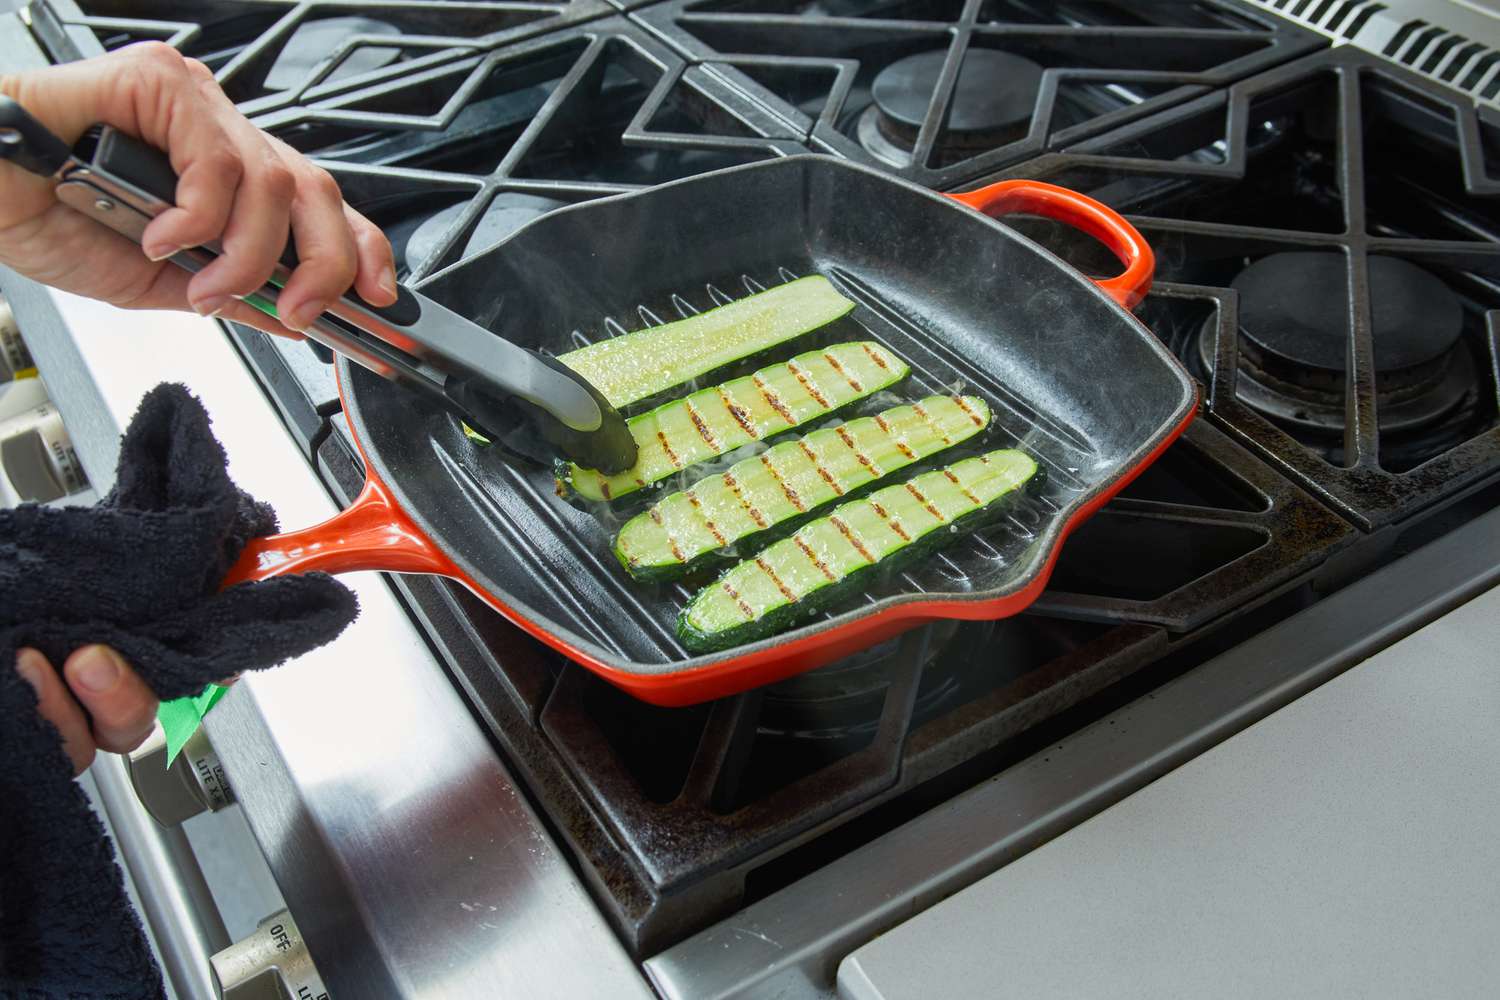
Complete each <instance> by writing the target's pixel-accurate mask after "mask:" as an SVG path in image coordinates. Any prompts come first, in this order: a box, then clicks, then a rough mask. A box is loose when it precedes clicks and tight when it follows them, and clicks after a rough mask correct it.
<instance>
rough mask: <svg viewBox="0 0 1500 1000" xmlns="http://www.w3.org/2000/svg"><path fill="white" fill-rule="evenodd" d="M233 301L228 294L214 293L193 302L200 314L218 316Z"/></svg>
mask: <svg viewBox="0 0 1500 1000" xmlns="http://www.w3.org/2000/svg"><path fill="white" fill-rule="evenodd" d="M231 301H233V299H231V297H230V296H228V295H213V296H210V297H209V298H206V299H203V300H201V301H198V302H194V303H193V310H194V311H195V312H197V313H198V315H200V316H217V315H219V313H221V312H223V311H224V307H225V306H227V305H229V303H230V302H231Z"/></svg>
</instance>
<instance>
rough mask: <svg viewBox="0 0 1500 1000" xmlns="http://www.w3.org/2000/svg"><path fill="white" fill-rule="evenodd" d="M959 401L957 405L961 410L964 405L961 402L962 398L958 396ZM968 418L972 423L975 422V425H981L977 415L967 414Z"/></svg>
mask: <svg viewBox="0 0 1500 1000" xmlns="http://www.w3.org/2000/svg"><path fill="white" fill-rule="evenodd" d="M959 400H960V402H959V404H958V405H959V406H960V407H961V408H963V407H964V404H963V402H962V400H963V397H962V396H960V397H959ZM969 418H970V419H971V420H973V421H974V422H975V423H976V424H978V423H981V422H982V421H980V419H979V415H978V414H977V413H971V414H969Z"/></svg>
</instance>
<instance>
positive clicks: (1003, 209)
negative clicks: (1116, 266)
mask: <svg viewBox="0 0 1500 1000" xmlns="http://www.w3.org/2000/svg"><path fill="white" fill-rule="evenodd" d="M948 197H950V198H952V199H953V200H954V201H957V202H959V203H960V204H963V205H967V206H968V207H969V208H972V209H974V210H976V211H978V212H982V213H984V214H985V215H989V216H992V217H996V218H998V217H999V216H1002V215H1039V216H1042V217H1043V218H1047V219H1052V220H1053V221H1055V222H1062V223H1065V224H1067V225H1070V226H1073V227H1075V228H1077V229H1081V230H1083V231H1084V232H1086V233H1088V234H1089V235H1090V236H1092V237H1094V239H1096V240H1098V241H1099V242H1101V243H1103V244H1104V245H1105V246H1106V247H1108V248H1109V250H1110V252H1111V253H1113V254H1114V255H1115V256H1116V257H1118V258H1120V263H1122V264H1124V265H1125V271H1124V273H1123V274H1120V275H1118V276H1116V277H1113V278H1095V279H1094V283H1095V284H1097V285H1098V286H1099V287H1100V288H1101V289H1103V290H1104V293H1105V294H1106V295H1108V296H1109V297H1110V298H1112V299H1114V300H1115V301H1116V302H1118V303H1119V304H1120V305H1122V306H1124V307H1125V308H1126V309H1133V308H1135V305H1136V304H1137V303H1138V302H1140V301H1141V299H1144V298H1145V297H1146V293H1147V292H1149V291H1150V290H1151V278H1152V275H1153V274H1154V273H1155V271H1156V255H1155V254H1153V253H1152V252H1151V245H1150V244H1149V243H1147V242H1146V238H1145V237H1144V236H1142V235H1141V234H1140V232H1139V231H1138V230H1137V229H1136V228H1135V227H1134V226H1132V225H1131V224H1130V223H1128V222H1126V221H1125V219H1124V217H1123V216H1121V215H1120V213H1118V212H1116V211H1115V210H1114V209H1112V208H1110V207H1109V206H1108V205H1105V204H1103V203H1102V202H1098V201H1095V200H1094V199H1093V198H1090V197H1088V196H1086V195H1081V194H1079V193H1078V192H1077V191H1071V190H1069V189H1068V188H1065V187H1058V186H1057V185H1056V184H1044V183H1042V182H1041V181H1029V180H1013V181H1000V182H999V183H996V184H991V185H989V186H988V187H982V188H980V189H978V190H977V191H967V192H965V193H963V194H950V195H949V196H948Z"/></svg>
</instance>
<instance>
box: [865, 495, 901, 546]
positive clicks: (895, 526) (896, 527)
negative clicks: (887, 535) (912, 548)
mask: <svg viewBox="0 0 1500 1000" xmlns="http://www.w3.org/2000/svg"><path fill="white" fill-rule="evenodd" d="M870 506H871V507H873V508H874V510H875V513H876V514H878V515H880V520H882V521H883V522H885V526H886V527H887V528H890V529H891V530H892V531H894V532H895V533H896V534H897V535H898V536H899V537H900V539H901V540H902V541H903V542H909V541H911V536H910V535H908V534H907V533H906V529H905V528H903V527H901V522H900V521H898V520H896V519H895V518H894V517H891V515H890V512H889V511H887V510H886V509H885V508H884V507H882V506H881V505H880V503H879V501H876V500H871V501H870Z"/></svg>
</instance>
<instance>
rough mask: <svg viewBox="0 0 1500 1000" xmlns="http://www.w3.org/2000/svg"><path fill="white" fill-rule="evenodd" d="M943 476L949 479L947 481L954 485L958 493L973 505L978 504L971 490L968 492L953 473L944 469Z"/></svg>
mask: <svg viewBox="0 0 1500 1000" xmlns="http://www.w3.org/2000/svg"><path fill="white" fill-rule="evenodd" d="M985 464H986V465H988V464H989V463H985ZM943 475H945V476H947V477H948V479H949V481H951V482H952V483H953V485H955V486H957V487H958V491H959V492H960V493H962V494H963V495H964V496H966V497H968V498H969V499H970V500H972V501H973V502H974V503H978V502H979V498H978V497H976V496H975V495H974V493H973V491H972V490H970V489H969V488H968V487H967V486H965V485H964V484H963V483H962V482H960V481H959V478H958V477H957V476H955V475H954V474H953V471H952V470H951V469H944V470H943Z"/></svg>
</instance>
